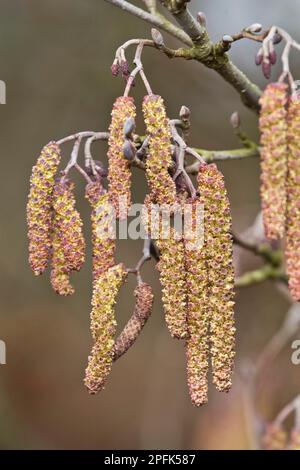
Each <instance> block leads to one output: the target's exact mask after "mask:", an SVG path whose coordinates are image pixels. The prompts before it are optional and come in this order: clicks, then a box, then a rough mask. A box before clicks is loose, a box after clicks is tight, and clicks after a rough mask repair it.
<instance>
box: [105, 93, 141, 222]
mask: <svg viewBox="0 0 300 470" xmlns="http://www.w3.org/2000/svg"><path fill="white" fill-rule="evenodd" d="M135 114H136V110H135V105H134V101H133V98H131V97H125V96H120V97H119V98H117V99H116V101H115V103H114V106H113V109H112V113H111V115H112V120H111V124H110V127H109V139H108V147H109V149H108V154H107V156H108V190H109V195H110V200H111V202H112V204H113V206H114V207H115V210H116V215H117V216H118V217H120V218H122V219H123V218H126V217H127V210H128V209H129V208H130V205H131V192H130V187H131V171H130V163H129V162H128V161H127V160H126V159H125V158H124V155H123V144H124V124H125V122H126V120H127V119H128V118H134V117H135ZM119 203H120V204H122V207H123V204H124V207H123V209H124V210H123V209H122V210H121V208H120V207H119Z"/></svg>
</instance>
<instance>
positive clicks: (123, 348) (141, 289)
mask: <svg viewBox="0 0 300 470" xmlns="http://www.w3.org/2000/svg"><path fill="white" fill-rule="evenodd" d="M134 295H135V298H136V302H135V307H134V312H133V314H132V316H131V317H130V319H129V321H128V322H127V324H126V325H125V328H124V329H123V331H122V332H121V334H120V335H119V336H118V338H117V339H116V341H115V345H114V361H116V360H117V359H119V358H120V357H121V356H122V355H123V354H125V353H126V352H127V351H128V349H129V348H130V347H131V346H132V345H133V344H134V342H135V341H136V339H137V338H138V336H139V334H140V332H141V331H142V329H143V328H144V326H145V324H146V322H147V320H148V318H149V317H150V315H151V310H152V305H153V292H152V289H151V287H150V286H149V285H148V284H146V283H145V282H142V283H140V284H139V285H138V286H137V287H136V289H135V291H134Z"/></svg>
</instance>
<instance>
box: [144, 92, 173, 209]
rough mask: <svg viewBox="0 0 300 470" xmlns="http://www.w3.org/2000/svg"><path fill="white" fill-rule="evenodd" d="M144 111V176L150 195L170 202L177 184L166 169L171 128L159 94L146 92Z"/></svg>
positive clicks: (170, 150)
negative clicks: (146, 148)
mask: <svg viewBox="0 0 300 470" xmlns="http://www.w3.org/2000/svg"><path fill="white" fill-rule="evenodd" d="M143 113H144V119H145V124H146V132H147V136H148V138H149V143H148V147H149V151H148V153H149V155H148V158H147V161H146V177H147V181H148V184H149V186H150V189H151V199H152V200H153V201H154V202H156V203H158V204H168V205H171V204H174V203H175V202H176V186H175V183H174V181H173V179H172V178H171V176H170V175H169V172H168V169H169V168H170V167H171V165H172V147H171V131H170V126H169V121H168V118H167V115H166V110H165V105H164V102H163V99H162V98H161V96H158V95H147V96H145V98H144V101H143Z"/></svg>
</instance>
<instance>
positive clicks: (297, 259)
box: [285, 99, 300, 301]
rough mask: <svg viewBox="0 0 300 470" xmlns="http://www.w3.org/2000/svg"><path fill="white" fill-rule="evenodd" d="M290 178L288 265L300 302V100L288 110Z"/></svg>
mask: <svg viewBox="0 0 300 470" xmlns="http://www.w3.org/2000/svg"><path fill="white" fill-rule="evenodd" d="M288 146H289V153H288V178H287V224H286V225H287V234H286V250H285V251H286V263H287V273H288V276H289V289H290V292H291V295H292V297H293V298H294V300H296V301H299V300H300V100H299V99H295V100H293V99H291V101H290V103H289V108H288Z"/></svg>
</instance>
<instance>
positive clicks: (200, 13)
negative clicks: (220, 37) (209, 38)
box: [197, 11, 206, 28]
mask: <svg viewBox="0 0 300 470" xmlns="http://www.w3.org/2000/svg"><path fill="white" fill-rule="evenodd" d="M197 21H198V23H200V24H201V26H203V28H206V16H205V13H203V11H198V13H197Z"/></svg>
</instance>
